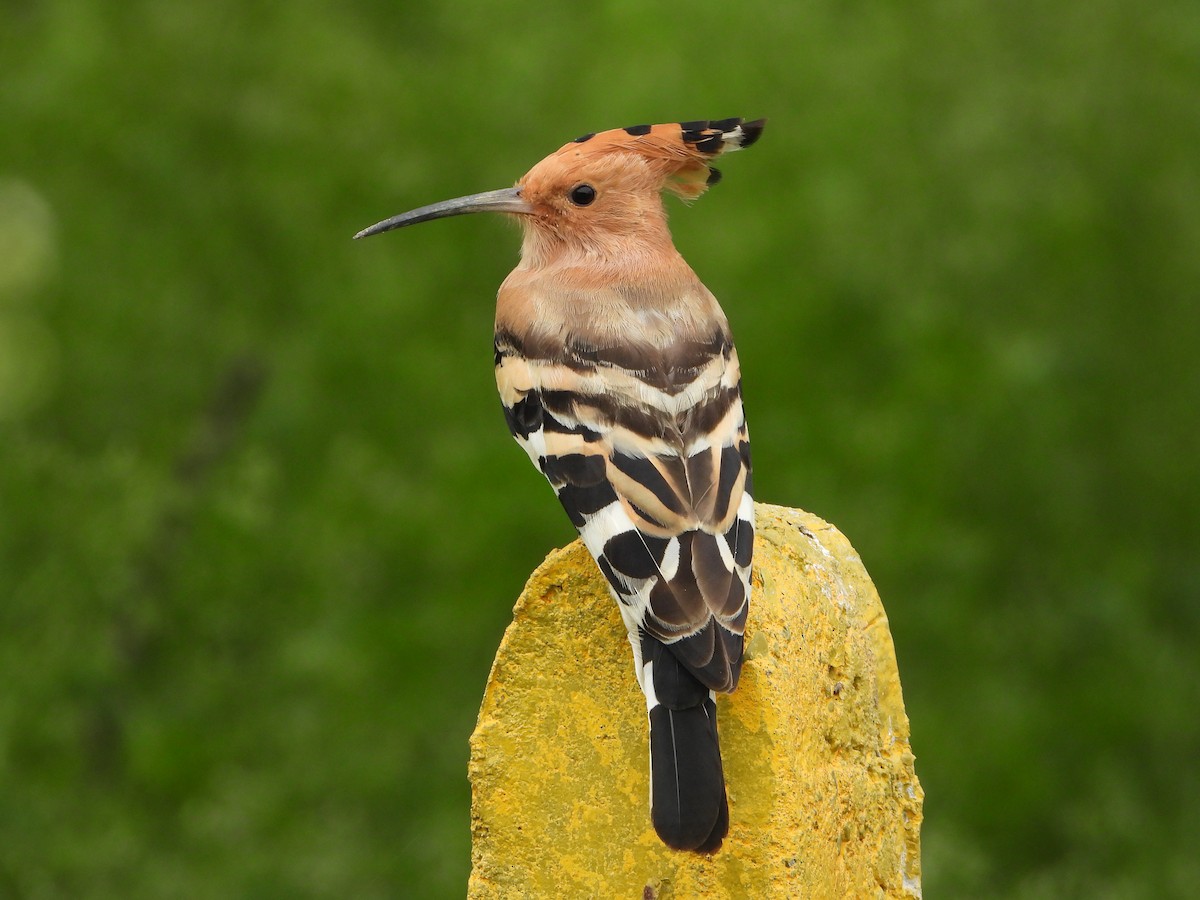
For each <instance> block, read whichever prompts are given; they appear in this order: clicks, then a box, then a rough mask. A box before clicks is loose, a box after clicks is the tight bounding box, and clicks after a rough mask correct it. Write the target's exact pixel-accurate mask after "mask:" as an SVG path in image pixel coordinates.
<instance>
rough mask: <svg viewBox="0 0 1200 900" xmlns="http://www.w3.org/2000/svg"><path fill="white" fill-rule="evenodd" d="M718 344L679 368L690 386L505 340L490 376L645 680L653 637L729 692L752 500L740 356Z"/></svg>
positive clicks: (735, 668)
mask: <svg viewBox="0 0 1200 900" xmlns="http://www.w3.org/2000/svg"><path fill="white" fill-rule="evenodd" d="M714 350H715V352H713V353H711V354H708V355H706V357H705V358H704V360H703V362H700V363H698V364H696V365H693V366H690V367H683V368H682V369H681V371H683V372H684V373H686V374H687V375H690V376H691V377H690V378H689V380H688V381H687V382H686V383H683V384H672V383H669V382H667V381H665V380H664V381H663V382H661V383H660V384H658V385H655V384H651V383H648V382H647V377H646V373H645V372H635V371H630V370H628V369H623V368H621V367H620V366H615V365H611V364H603V363H597V364H592V365H589V364H588V363H587V362H586V361H583V360H579V359H573V360H571V362H570V363H569V364H568V363H564V362H555V361H550V360H537V359H528V358H526V357H525V356H524V355H523V354H522V353H521V352H520V351H519V348H517V347H516V346H514V344H513V342H511V341H510V340H507V339H505V338H503V337H501V338H498V340H497V349H496V359H497V382H498V384H499V386H500V393H501V398H502V400H503V401H504V405H505V416H506V418H507V420H508V425H509V428H510V430H511V431H512V433H513V436H514V437H516V439H517V441H518V442H519V443H520V444H521V445H522V446H523V447H524V448H525V450H526V452H527V453H528V454H529V457H530V459H532V460H533V462H534V464H535V465H536V466H538V468H539V469H540V470H541V471H542V472H543V473H544V474H545V476H546V478H547V479H548V480H549V481H550V483H551V484H552V485H553V486H554V489H555V491H556V492H557V494H558V497H559V500H560V501H561V502H562V505H563V507H564V508H565V509H566V511H567V514H568V516H570V518H571V521H572V522H573V523H574V525H575V526H576V528H578V529H579V533H580V535H581V537H582V538H583V541H584V543H585V544H586V545H587V547H588V550H589V551H590V552H591V553H592V555H593V556H594V557H595V559H596V562H597V563H598V565H599V567H600V569H601V571H602V572H603V573H604V576H605V578H606V579H607V580H608V583H609V585H610V586H611V588H612V590H613V593H614V595H615V596H616V598H617V600H618V601H619V603H620V608H621V613H622V616H623V618H624V620H625V623H626V626H627V628H628V629H629V632H630V638H631V641H633V643H634V647H635V652H636V653H637V655H638V658H639V673H638V674H639V678H640V677H641V676H642V671H641V668H642V660H643V659H645V661H646V662H649V661H650V660H649V659H647V658H646V657H647V655H648V652H649V651H652V650H653V652H655V653H657V648H656V647H655V645H656V644H659V643H661V644H663V645H666V647H668V648H669V649H670V652H671V654H672V655H673V656H674V657H676V658H677V659H678V660H679V661H680V662H681V663H683V665H684V666H685V667H686V669H687V670H689V671H690V672H691V673H692V674H693V675H694V676H695V677H696V678H697V679H698V680H699V681H700V682H701V683H702V684H703V685H704V686H705V687H706V688H709V689H713V690H718V691H729V690H732V689H733V688H734V687H735V686H736V684H737V678H738V674H739V670H740V664H741V656H742V652H741V651H742V635H743V631H744V628H745V622H746V612H747V605H748V603H747V601H748V596H749V579H750V564H751V558H752V555H753V544H754V509H753V502H752V500H751V468H750V445H749V438H748V436H747V432H746V422H745V417H744V415H743V411H742V400H741V385H740V372H739V368H738V363H737V354H736V351H735V350H734V349H733V347H732V346H731V345H729V344H728V342H727V341H724V342H723V343H721V344H720V345H719V346H717V347H715V348H714ZM643 636H649V637H650V638H652V639H653V641H652V642H651V643H649V644H647V643H646V642H645V641H644V640H641V637H643ZM660 671H661V667H660ZM645 687H646V685H645V684H643V688H645Z"/></svg>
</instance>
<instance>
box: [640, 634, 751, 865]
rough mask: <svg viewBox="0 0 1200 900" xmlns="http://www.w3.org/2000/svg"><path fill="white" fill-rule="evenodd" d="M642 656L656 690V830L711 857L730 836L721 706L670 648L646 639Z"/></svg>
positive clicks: (653, 706) (653, 726)
mask: <svg viewBox="0 0 1200 900" xmlns="http://www.w3.org/2000/svg"><path fill="white" fill-rule="evenodd" d="M642 652H643V656H642V659H643V665H645V663H647V662H648V663H650V665H649V666H647V668H646V670H645V677H646V678H649V679H650V682H651V683H652V685H653V689H654V698H653V700H652V701H651V705H650V785H651V788H650V795H651V796H650V816H651V819H652V820H653V822H654V830H655V831H657V832H658V836H659V837H660V838H662V839H663V843H665V844H667V846H669V847H674V848H675V849H676V850H695V851H698V852H700V853H712V852H713V851H715V850H717V849H718V848H719V847H720V846H721V841H722V840H723V839H724V838H725V835H726V834H727V833H728V832H729V803H728V800H727V799H726V797H725V773H724V771H723V770H722V768H721V746H720V743H719V742H718V740H717V706H716V704H715V703H714V702H713V699H712V695H711V693H710V692H709V690H708V688H707V687H705V686H704V685H703V684H701V683H700V682H699V681H698V680H696V678H695V677H694V676H693V675H692V674H691V673H690V672H689V671H688V670H687V669H685V668H684V667H683V665H682V664H681V663H680V662H679V661H678V660H676V659H675V655H674V654H673V653H671V652H670V650H669V649H668V648H667V647H664V646H663V645H662V644H660V643H659V642H658V641H656V640H654V638H650V637H643V639H642ZM647 687H649V685H647ZM647 694H648V695H649V691H647ZM655 701H657V702H655Z"/></svg>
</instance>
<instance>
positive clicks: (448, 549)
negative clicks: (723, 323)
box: [0, 0, 1200, 898]
mask: <svg viewBox="0 0 1200 900" xmlns="http://www.w3.org/2000/svg"><path fill="white" fill-rule="evenodd" d="M1198 100H1200V6H1197V5H1196V4H1195V3H1194V2H1187V0H1146V2H1143V3H1140V4H1128V3H1120V2H1116V0H1095V2H1092V3H1088V4H1044V3H1034V2H1029V0H1025V2H1016V3H1004V4H988V3H983V2H980V0H976V2H950V0H914V2H909V3H904V4H899V3H896V4H892V3H883V4H878V3H877V4H866V3H857V2H850V3H833V2H816V3H807V4H781V3H778V2H773V0H772V2H766V0H744V2H741V3H738V4H733V5H730V4H726V3H717V2H708V0H697V2H694V3H691V4H688V5H687V7H686V9H685V8H683V7H678V6H674V7H669V6H667V5H663V6H661V7H660V6H658V5H655V4H644V3H634V2H629V0H608V2H601V3H597V4H595V5H581V6H579V7H576V6H574V5H572V4H552V3H525V4H521V5H517V4H511V3H495V4H486V5H485V4H477V3H466V2H462V0H449V2H440V3H429V2H409V3H404V4H400V3H387V2H350V3H342V4H333V3H327V2H318V0H293V2H291V3H287V4H272V3H262V2H246V0H242V2H237V3H234V2H228V0H210V2H208V3H204V4H162V3H153V2H148V0H129V2H126V3H124V4H108V3H101V2H96V0H74V2H72V0H57V2H55V0H46V2H37V3H35V2H31V0H3V2H0V121H2V122H3V128H0V680H2V683H3V685H4V688H3V690H2V691H0V786H2V790H3V802H0V896H5V897H15V898H49V897H121V898H141V897H147V898H149V897H155V898H158V897H188V898H207V897H212V898H218V897H220V898H224V897H237V896H242V897H270V896H281V897H282V896H287V897H347V896H354V897H364V898H366V897H394V896H402V895H404V896H415V897H453V896H459V895H461V893H462V891H463V887H464V883H465V879H466V875H467V871H468V867H469V834H468V829H467V825H468V802H469V796H468V788H467V784H466V777H465V767H466V757H467V743H466V741H467V736H468V734H469V732H470V729H471V727H472V724H473V721H474V716H475V711H476V708H477V703H478V700H479V697H480V696H481V691H482V687H483V683H484V680H485V678H486V675H487V671H488V666H489V663H490V660H491V656H492V653H493V651H494V649H495V646H496V644H497V641H498V639H499V636H500V634H501V631H502V629H503V628H504V626H505V624H506V622H507V619H508V615H509V610H510V604H511V602H512V601H513V600H514V599H515V597H516V595H517V593H518V592H519V590H520V587H521V585H522V583H523V580H524V577H525V576H526V575H527V574H528V573H529V571H530V570H531V569H532V568H533V567H534V565H535V564H536V563H537V562H539V561H540V559H541V558H542V556H543V555H544V553H545V552H546V550H548V549H549V548H550V547H553V546H556V545H561V544H563V543H565V542H566V541H568V540H569V539H570V538H571V537H572V534H571V531H570V528H569V525H568V523H567V520H566V518H565V517H564V516H563V515H562V513H561V510H560V509H559V508H558V507H557V504H556V503H555V502H554V499H553V497H552V496H551V494H550V491H549V490H548V489H547V488H546V486H545V485H544V484H543V483H541V480H540V479H539V477H538V476H537V475H536V473H535V472H533V471H532V470H531V469H530V468H529V466H528V463H527V462H526V460H525V459H524V457H523V454H522V453H521V452H520V450H519V449H518V448H517V447H516V446H515V445H514V444H513V443H512V442H511V440H510V439H509V437H508V436H507V434H506V433H505V429H504V426H503V424H502V420H501V417H500V413H499V409H498V403H497V400H496V398H495V396H494V387H493V384H492V373H491V352H490V344H489V342H490V337H491V321H490V319H491V298H492V296H493V294H494V291H495V288H496V286H497V285H498V284H499V282H500V280H501V278H502V277H503V275H504V274H505V273H506V272H507V270H508V268H509V267H510V265H511V264H512V262H513V260H514V259H515V255H516V246H517V237H516V234H515V231H514V230H513V229H512V228H508V227H505V226H504V225H503V224H501V223H499V222H497V221H495V220H489V219H488V218H487V217H473V218H471V219H462V220H456V221H454V222H452V223H436V224H433V225H429V226H424V227H422V228H419V229H414V230H412V231H411V232H405V233H403V234H401V235H389V236H387V237H383V238H376V239H373V240H371V241H369V242H367V243H362V244H358V243H353V242H351V241H350V240H349V236H350V235H351V234H353V233H354V232H355V231H356V230H357V229H358V228H361V227H362V226H364V225H367V224H370V223H371V222H374V221H376V220H378V219H380V218H383V217H385V216H387V215H390V214H392V213H395V212H399V211H401V210H402V209H405V208H410V207H413V206H418V205H421V204H424V203H427V202H431V201H434V200H438V199H443V198H446V197H451V196H457V195H460V194H464V193H470V192H474V191H478V190H487V189H491V188H496V187H502V186H504V185H507V184H510V183H512V181H514V180H515V179H516V178H517V177H518V176H519V175H520V174H521V173H522V172H524V171H525V170H526V169H527V168H528V167H529V166H530V165H532V164H533V163H534V162H536V161H537V160H538V159H540V158H541V157H542V156H543V155H545V154H546V153H548V152H550V151H552V150H554V149H555V148H557V147H558V146H559V145H560V144H562V143H563V142H565V141H566V140H569V139H570V138H572V137H574V136H575V135H576V134H579V133H582V132H586V131H592V130H596V129H600V128H606V127H614V126H618V125H624V124H630V123H633V122H641V121H650V122H657V121H672V120H678V119H690V118H705V117H723V116H728V115H745V116H758V115H766V116H769V117H770V120H771V121H770V126H769V128H768V130H767V133H766V135H765V138H764V140H763V141H762V142H760V143H759V144H758V145H756V146H755V147H754V149H753V150H752V151H750V152H748V153H746V154H744V155H741V154H739V155H738V156H737V157H734V158H732V159H731V160H730V161H729V163H728V164H727V165H726V166H724V167H723V168H724V169H725V172H726V180H725V181H724V182H723V183H722V184H721V185H720V187H719V188H717V189H715V190H713V191H712V192H711V194H709V195H708V196H706V197H705V198H704V199H703V200H701V201H700V202H699V203H698V204H697V205H696V206H695V208H693V209H691V210H685V209H684V208H683V207H682V206H680V205H679V204H675V203H674V202H673V201H672V204H673V206H672V211H673V220H672V221H673V225H674V228H675V233H676V238H677V241H678V244H679V246H680V248H681V249H682V251H683V252H684V255H685V256H686V257H687V258H688V259H689V260H690V261H691V262H692V264H693V266H694V267H695V268H696V269H697V271H698V272H699V273H700V274H701V276H702V277H703V278H704V279H705V281H706V282H707V283H708V285H709V286H710V287H711V288H712V289H713V291H714V292H715V293H716V294H717V296H718V297H720V298H721V299H722V301H723V304H724V306H725V308H726V310H727V312H728V313H729V316H730V319H731V321H732V322H733V325H734V328H735V332H736V334H737V338H738V344H739V348H740V351H741V357H742V361H743V367H744V372H745V378H746V395H747V406H748V410H749V416H750V422H751V427H752V431H753V435H754V441H755V445H754V446H755V454H756V455H755V462H756V475H757V478H756V483H757V485H758V493H759V495H760V497H761V499H763V500H766V501H769V502H774V503H782V504H787V505H795V506H803V507H805V508H807V509H811V510H813V511H815V512H817V513H818V514H820V515H822V516H824V517H825V518H827V519H829V520H830V521H832V522H834V523H835V524H837V525H838V526H839V527H840V528H841V529H842V530H843V531H845V532H846V533H847V534H848V535H849V536H850V537H851V539H852V540H853V541H854V543H855V545H856V547H857V548H858V550H859V551H860V552H861V553H862V554H863V556H864V558H865V559H866V561H867V563H868V566H869V568H870V570H871V572H872V574H873V575H874V577H875V579H876V581H877V583H878V585H879V587H880V591H881V593H882V595H883V597H884V600H885V603H886V604H887V607H888V610H889V615H890V618H891V621H892V626H893V630H894V634H895V637H896V643H897V649H898V653H899V660H900V666H901V672H902V674H903V676H904V683H905V689H906V698H907V702H908V707H909V712H910V714H911V716H912V719H913V735H914V737H913V743H914V747H915V749H916V752H917V754H918V760H917V763H918V771H919V773H920V776H921V779H922V781H923V783H924V785H925V788H926V791H927V795H928V796H927V805H926V813H927V820H926V827H925V832H924V838H925V840H924V862H925V883H926V888H927V890H928V891H929V895H930V896H948V897H989V896H998V897H999V896H1012V897H1065V896H1079V897H1084V896H1086V897H1169V896H1185V895H1190V894H1191V892H1192V891H1194V889H1195V885H1196V884H1197V883H1200V854H1196V853H1195V852H1194V850H1195V847H1194V844H1193V843H1192V842H1193V841H1194V835H1195V834H1196V833H1197V831H1198V830H1200V774H1198V770H1197V767H1196V760H1197V758H1198V756H1200V724H1198V723H1200V717H1198V716H1197V714H1196V711H1197V709H1200V653H1198V652H1197V650H1198V646H1200V644H1198V640H1197V639H1198V637H1200V603H1197V599H1198V596H1200V562H1198V559H1200V554H1198V553H1197V549H1198V547H1200V529H1198V519H1200V516H1198V512H1200V478H1198V477H1197V474H1198V473H1197V458H1198V450H1200V440H1198V438H1200V428H1198V427H1197V409H1198V408H1200V366H1198V365H1197V359H1196V356H1197V348H1198V347H1200V303H1198V302H1197V301H1198V300H1200V249H1198V248H1200V153H1198V149H1197V148H1200V102H1198Z"/></svg>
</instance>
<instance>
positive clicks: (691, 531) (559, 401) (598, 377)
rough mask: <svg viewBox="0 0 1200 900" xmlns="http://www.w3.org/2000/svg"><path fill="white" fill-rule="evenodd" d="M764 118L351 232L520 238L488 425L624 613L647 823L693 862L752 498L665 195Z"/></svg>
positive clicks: (696, 282) (736, 670)
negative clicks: (488, 230) (489, 228)
mask: <svg viewBox="0 0 1200 900" xmlns="http://www.w3.org/2000/svg"><path fill="white" fill-rule="evenodd" d="M765 121H766V120H764V119H758V120H755V121H745V120H743V119H741V118H730V119H720V120H703V121H686V122H672V123H668V124H660V125H633V126H629V127H626V128H615V129H612V130H608V131H602V132H599V133H594V132H593V133H589V134H585V135H582V136H581V137H578V138H576V139H575V140H573V141H570V142H568V143H567V144H565V145H564V146H563V147H561V148H560V149H559V150H557V151H555V152H554V153H552V154H550V155H549V156H547V157H546V158H545V159H543V160H542V161H541V162H539V163H537V165H535V166H534V167H533V168H532V169H530V170H529V171H528V172H527V173H526V174H525V175H524V176H522V177H521V178H520V179H519V180H518V181H517V182H516V184H515V185H514V186H513V187H508V188H502V189H500V190H494V191H488V192H485V193H480V194H472V195H469V196H465V197H459V198H457V199H454V200H447V201H443V202H440V203H434V204H431V205H429V206H423V207H421V208H419V209H414V210H412V211H410V212H406V213H402V214H400V215H398V216H393V217H392V218H389V219H386V220H384V221H382V222H379V223H378V224H375V225H372V226H371V227H369V228H366V229H363V230H362V231H360V232H359V233H358V234H356V235H355V238H356V239H357V238H363V237H368V236H370V235H375V234H380V233H383V232H386V231H391V230H393V229H396V228H401V227H405V226H409V225H415V224H418V223H421V222H427V221H430V220H433V219H440V218H445V217H447V216H457V215H463V214H467V213H478V212H498V213H502V214H506V215H508V216H511V217H513V218H515V219H516V220H518V221H519V222H520V223H521V225H522V226H523V227H522V233H523V237H522V243H521V256H520V262H519V264H518V265H517V267H516V268H515V269H514V270H513V271H512V272H511V273H510V274H509V275H508V277H507V278H506V279H505V280H504V282H503V283H502V285H501V286H500V289H499V292H498V294H497V298H496V322H495V337H494V356H495V369H496V385H497V388H498V389H499V392H500V399H501V402H502V404H503V407H504V418H505V421H506V422H507V424H508V428H509V431H510V432H511V433H512V436H513V437H514V438H515V439H516V441H517V443H518V444H520V446H521V447H522V448H523V449H524V450H525V452H526V453H527V454H528V455H529V458H530V460H531V461H532V462H533V464H534V465H535V466H536V467H537V468H538V470H539V471H540V472H541V473H542V474H543V475H544V476H545V477H546V479H547V480H548V481H549V482H550V485H551V486H552V487H553V489H554V491H555V493H556V494H557V496H558V499H559V501H560V502H561V503H562V506H563V507H564V509H565V510H566V513H567V516H568V517H569V518H570V520H571V522H572V523H573V524H574V526H575V527H576V529H577V530H578V532H579V535H580V537H581V538H582V540H583V543H584V545H585V546H586V547H587V549H588V551H589V552H590V553H591V555H592V557H593V558H594V559H595V561H596V564H597V566H598V567H599V569H600V572H601V573H602V574H603V576H604V579H605V580H606V581H607V584H608V587H609V589H610V592H611V594H612V596H613V598H614V599H615V600H616V602H617V606H618V608H619V609H620V613H621V617H622V620H623V621H624V624H625V628H626V630H627V632H628V636H629V642H630V645H631V646H632V650H633V657H634V672H635V676H636V678H637V681H638V684H639V685H640V687H641V689H642V692H643V694H644V696H645V700H646V710H647V715H648V718H649V726H650V727H649V731H650V740H649V742H650V784H651V787H650V813H651V815H650V818H651V822H652V824H653V826H654V829H655V831H656V832H657V833H658V836H659V838H660V839H661V840H662V841H663V843H665V844H666V845H667V846H669V847H671V848H673V849H676V850H681V851H695V852H699V853H704V854H711V853H714V852H716V851H717V850H718V849H719V848H720V847H721V845H722V842H723V841H724V839H725V838H726V837H727V835H728V830H729V802H728V795H727V792H726V787H725V777H724V771H723V767H722V761H721V751H720V744H719V740H718V734H717V719H716V712H717V711H716V702H715V701H716V694H717V693H718V692H731V691H733V690H734V689H735V688H736V687H737V684H738V677H739V674H740V672H741V668H742V661H743V648H744V635H745V628H746V620H747V615H748V612H749V601H750V592H751V583H750V574H751V565H752V560H753V553H754V530H755V519H754V503H753V499H752V489H753V485H752V470H751V464H750V439H749V433H748V431H747V428H746V418H745V414H744V411H743V405H742V387H741V381H742V379H741V368H740V364H739V361H738V355H737V350H736V349H735V348H734V344H733V338H732V334H731V331H730V327H729V322H728V320H727V319H726V316H725V314H724V312H723V311H722V310H721V307H720V305H719V304H718V302H717V300H716V298H715V297H714V296H713V294H712V293H711V292H710V291H709V290H708V288H706V287H705V286H704V284H703V283H702V282H701V280H700V278H699V277H698V276H697V275H696V274H695V272H694V271H693V270H692V268H691V267H690V266H689V265H688V264H687V262H685V261H684V259H683V257H682V256H681V255H680V253H679V251H678V250H677V249H676V248H675V245H674V241H673V240H672V237H671V233H670V230H669V228H668V225H667V212H666V209H665V206H664V203H663V196H664V193H671V194H675V195H677V196H679V197H680V198H682V199H683V200H684V201H685V202H690V201H691V200H694V199H696V198H697V197H699V196H700V195H701V194H702V193H704V192H705V190H707V189H708V188H709V187H711V186H712V185H714V184H716V183H717V182H718V181H719V180H720V179H721V172H720V171H719V170H718V169H716V168H715V167H714V166H713V165H712V162H713V160H715V159H716V158H717V157H720V156H722V155H723V154H725V153H729V152H731V151H735V150H740V149H742V148H744V147H748V146H750V145H751V144H753V143H755V141H757V140H758V138H759V136H760V135H761V134H762V132H763V128H764V126H765Z"/></svg>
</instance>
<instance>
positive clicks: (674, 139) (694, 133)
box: [552, 118, 767, 200]
mask: <svg viewBox="0 0 1200 900" xmlns="http://www.w3.org/2000/svg"><path fill="white" fill-rule="evenodd" d="M766 122H767V120H766V119H755V120H754V121H753V122H745V121H743V120H742V119H737V118H734V119H718V120H716V121H706V120H701V121H696V122H671V123H669V124H666V125H630V126H629V127H627V128H614V129H612V130H611V131H601V132H599V133H598V134H597V133H592V134H585V135H582V136H581V137H577V138H576V139H575V140H573V141H571V143H569V144H565V145H564V146H563V147H562V148H561V149H559V150H558V151H557V152H555V153H554V154H552V156H553V157H558V158H562V157H575V158H576V159H580V158H583V157H594V156H602V155H607V154H611V153H632V154H637V155H638V156H640V157H642V158H643V159H645V160H646V161H647V162H649V163H650V164H651V165H652V166H653V167H654V168H655V169H656V170H657V171H658V172H659V173H660V174H661V175H662V178H663V182H664V187H665V188H666V189H667V190H669V191H671V192H673V193H675V194H678V195H679V196H680V197H683V198H684V199H687V200H692V199H695V198H696V197H699V196H700V195H701V194H703V193H704V191H705V189H706V188H708V186H709V185H712V184H716V183H717V182H718V181H720V180H721V172H720V170H718V169H715V168H713V167H712V166H711V165H710V163H711V162H712V160H714V159H716V158H717V157H718V156H720V155H721V154H722V153H728V152H731V151H734V150H740V149H742V148H743V147H749V146H750V145H751V144H753V143H754V142H755V141H757V140H758V138H759V135H761V134H762V131H763V128H764V127H765V126H766Z"/></svg>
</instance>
